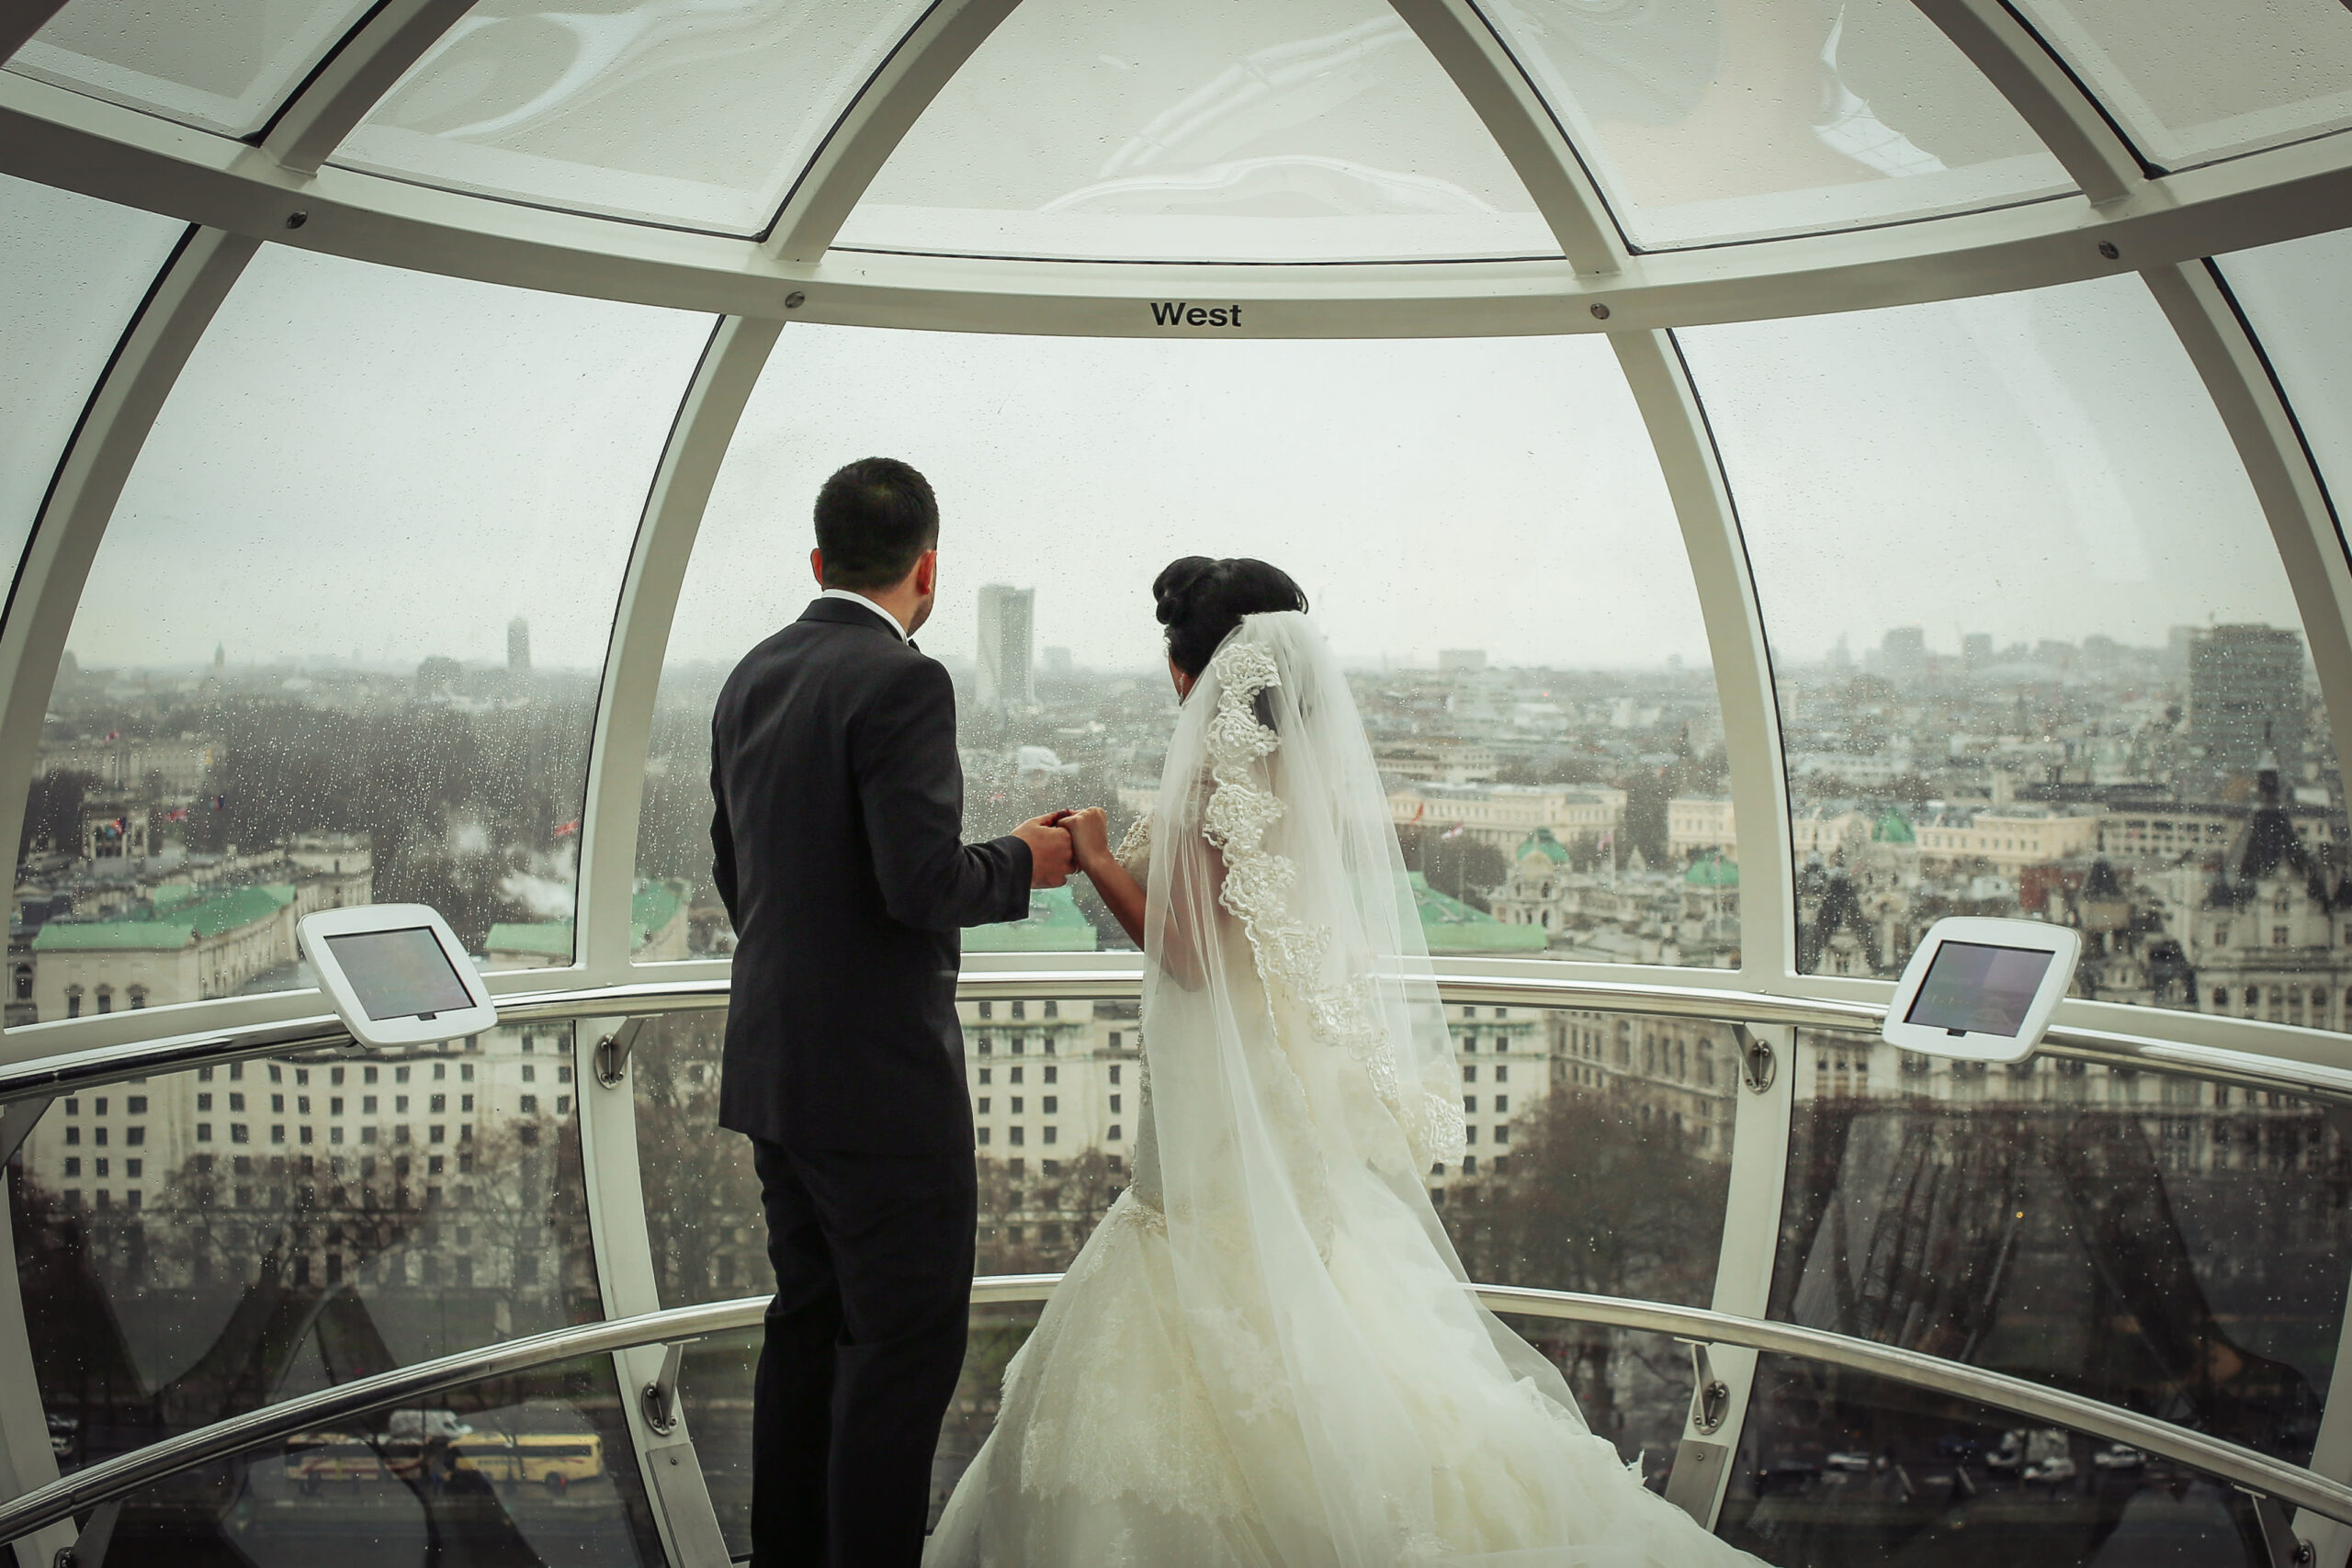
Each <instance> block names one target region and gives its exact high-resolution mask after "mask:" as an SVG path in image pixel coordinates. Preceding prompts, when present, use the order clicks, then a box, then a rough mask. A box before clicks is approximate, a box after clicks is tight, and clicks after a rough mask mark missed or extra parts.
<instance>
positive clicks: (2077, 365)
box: [1678, 277, 2352, 1029]
mask: <svg viewBox="0 0 2352 1568" xmlns="http://www.w3.org/2000/svg"><path fill="white" fill-rule="evenodd" d="M1678 335H1679V340H1680V342H1681V344H1682V346H1683V351H1684V353H1685V354H1686V355H1688V356H1689V358H1690V361H1691V368H1692V370H1693V372H1694V374H1695V376H1696V378H1697V381H1698V384H1699V387H1700V389H1701V391H1702V393H1703V394H1704V396H1705V398H1706V403H1707V414H1708V419H1709V421H1710V423H1711V424H1712V426H1713V432H1714V434H1715V438H1716V440H1717V443H1718V444H1719V446H1720V447H1721V449H1722V452H1723V454H1724V467H1725V470H1726V472H1727V474H1728V476H1729V479H1730V481H1731V486H1732V490H1733V492H1734V494H1735V496H1736V499H1737V502H1738V506H1739V512H1740V520H1741V524H1742V526H1743V528H1744V530H1745V533H1746V536H1747V547H1748V553H1749V557H1750V559H1751V560H1752V562H1753V564H1754V568H1755V573H1756V583H1757V592H1758V596H1759V598H1760V599H1761V601H1762V604H1763V610H1764V618H1765V627H1766V631H1767V633H1768V634H1769V636H1770V638H1771V642H1772V655H1773V673H1774V676H1775V679H1776V681H1777V682H1778V685H1779V696H1780V705H1781V733H1782V738H1783V742H1784V745H1785V748H1786V751H1787V759H1788V768H1789V793H1790V800H1791V805H1792V809H1793V811H1794V814H1795V815H1794V819H1793V821H1792V823H1791V830H1792V835H1793V838H1794V849H1795V852H1796V859H1797V864H1798V881H1797V915H1798V938H1797V942H1798V958H1799V967H1800V968H1802V969H1804V970H1807V971H1811V972H1815V973H1824V974H1833V975H1881V976H1893V975H1895V974H1898V973H1900V972H1901V969H1902V966H1903V964H1904V962H1905V960H1906V959H1907V958H1908V957H1909V956H1910V953H1911V949H1912V946H1913V945H1914V944H1915V943H1916V942H1917V940H1918V938H1919V936H1920V935H1921V933H1923V932H1924V931H1926V930H1927V928H1928V925H1929V924H1931V923H1932V922H1933V921H1934V920H1935V919H1938V918H1939V917H1940V916H1943V915H2010V916H2015V915H2024V916H2027V917H2030V918H2035V919H2050V920H2056V921H2060V922H2062V923H2064V924H2067V925H2071V926H2075V927H2076V928H2077V929H2079V930H2080V931H2082V933H2083V937H2084V944H2085V954H2084V960H2083V964H2082V967H2081V969H2080V970H2079V971H2078V972H2077V974H2076V976H2075V994H2077V995H2082V996H2088V997H2096V998H2104V999H2108V1000H2112V1001H2128V1002H2140V1003H2146V1004H2152V1005H2155V1006H2160V1007H2177V1008H2195V1009H2201V1010H2205V1011H2209V1012H2222V1013H2230V1014H2233V1015H2239V1016H2244V1017H2249V1018H2259V1019H2265V1020H2267V1021H2272V1022H2278V1023H2298V1024H2307V1025H2309V1026H2311V1027H2313V1028H2328V1029H2336V1028H2343V1027H2345V1025H2346V1007H2347V1005H2352V926H2347V925H2346V924H2345V923H2344V922H2342V921H2341V920H2340V919H2338V918H2337V916H2338V911H2339V900H2340V899H2341V898H2342V897H2343V893H2342V892H2341V891H2340V889H2341V888H2342V886H2343V881H2344V873H2343V867H2342V863H2341V856H2342V847H2343V843H2344V838H2345V826H2344V820H2345V819H2344V787H2343V780H2342V777H2341V774H2340V773H2339V771H2338V768H2337V763H2336V757H2335V747H2334V746H2333V745H2332V744H2331V743H2330V740H2329V734H2330V731H2329V728H2328V725H2327V721H2326V717H2325V714H2324V709H2323V708H2322V706H2321V705H2320V702H2319V698H2318V695H2317V687H2316V682H2315V678H2314V676H2313V674H2312V670H2311V665H2310V660H2309V657H2308V655H2307V654H2306V653H2305V651H2304V649H2303V642H2302V633H2301V623H2300V621H2299V620H2298V618H2297V615H2296V611H2295V604H2294V599H2293V596H2292V594H2291V592H2290V589H2289V587H2288V584H2287V578H2286V573H2285V571H2284V570H2282V569H2281V567H2280V565H2279V562H2278V552H2277V550H2276V548H2275V547H2273V545H2272V543H2271V537H2270V531H2269V527H2268V525H2267V522H2266V520H2265V518H2264V516H2263V513H2262V511H2261V508H2260V506H2259V504H2258V502H2256V498H2255V494H2254V491H2253V487H2252V486H2251V485H2250V484H2249V483H2248V482H2247V479H2246V477H2245V469H2244V468H2242V467H2241V466H2240V464H2239V462H2238V459H2237V455H2236V452H2235V450H2234V448H2233V446H2231V443H2230V440H2229V437H2228V435H2227V434H2226V433H2225V432H2224V430H2223V429H2222V423H2221V420H2220V417H2219V416H2218V415H2217V414H2216V413H2215V412H2214V410H2213V407H2212V405H2211V402H2210V401H2209V400H2207V399H2206V396H2205V393H2204V391H2203V390H2202V389H2201V387H2200V385H2199V380H2198V378H2197V374H2196V372H2195V370H2194V368H2193V367H2191V366H2190V364H2189V362H2188V355H2186V354H2185V353H2184V352H2183V350H2182V349H2181V347H2180V344H2179V340H2178V339H2177V337H2175V336H2174V335H2173V333H2172V332H2171V330H2170V328H2169V327H2168V326H2167V325H2166V323H2165V319H2164V317H2163V315H2162V313H2161V312H2160V311H2159V310H2157V308H2156V306H2155V304H2154V301H2153V300H2152V299H2149V297H2148V295H2147V293H2146V291H2145V290H2144V289H2143V288H2142V287H2141V285H2140V284H2139V283H2138V281H2137V280H2136V279H2132V278H2128V277H2126V278H2114V279H2108V280H2103V281H2099V282H2094V283H2082V284H2075V285H2072V286H2069V287H2067V288H2055V289H2043V290H2040V291H2038V292H2035V293H2032V294H2025V295H2008V296H2001V297H1996V298H1993V299H1974V300H1963V301H1956V302H1952V303H1948V304H1937V305H1919V306H1909V307H1905V308H1902V309H1898V310H1870V311H1856V312H1853V313H1850V314H1845V315H1837V316H1821V317H1814V318H1810V319H1807V320H1805V321H1775V322H1759V323H1749V324H1742V325H1736V326H1720V327H1706V328H1700V329H1696V330H1692V331H1688V332H1684V333H1679V334H1678Z"/></svg>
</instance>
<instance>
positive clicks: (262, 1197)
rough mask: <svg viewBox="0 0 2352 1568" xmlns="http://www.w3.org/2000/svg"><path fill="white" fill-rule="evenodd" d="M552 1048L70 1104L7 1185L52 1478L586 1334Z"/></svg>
mask: <svg viewBox="0 0 2352 1568" xmlns="http://www.w3.org/2000/svg"><path fill="white" fill-rule="evenodd" d="M572 1095H573V1086H572V1084H571V1050H570V1027H569V1026H568V1025H548V1026H542V1027H539V1028H535V1029H528V1030H526V1029H523V1028H520V1027H514V1028H501V1029H498V1030H496V1031H493V1032H490V1033H488V1034H483V1035H479V1036H475V1037H472V1038H471V1039H469V1040H465V1041H458V1042H454V1043H451V1044H450V1045H448V1046H447V1047H444V1048H439V1049H432V1050H420V1051H415V1052H411V1053H406V1054H401V1055H371V1056H368V1057H365V1058H362V1057H359V1056H356V1055H346V1054H342V1053H330V1052H317V1053H311V1054H305V1055H288V1056H284V1057H274V1058H269V1059H264V1060H253V1061H244V1062H232V1063H224V1064H221V1065H220V1066H213V1067H197V1068H192V1069H189V1070H188V1071H186V1072H181V1073H175V1074H171V1075H169V1076H164V1077H153V1078H147V1079H132V1080H129V1081H125V1082H120V1083H114V1084H109V1085H107V1086H105V1087H104V1088H102V1089H95V1090H92V1091H88V1092H85V1093H82V1094H76V1095H70V1096H66V1097H63V1098H62V1099H60V1100H56V1101H54V1102H52V1103H51V1106H50V1109H49V1111H48V1112H47V1114H45V1115H44V1116H43V1117H42V1118H41V1120H40V1122H39V1123H37V1124H36V1125H35V1127H34V1128H33V1131H32V1133H31V1135H30V1136H29V1137H28V1139H27V1140H26V1142H25V1145H24V1147H23V1150H22V1152H21V1154H20V1156H19V1157H17V1159H15V1160H13V1161H11V1162H10V1164H9V1168H8V1201H9V1204H10V1216H9V1217H10V1219H11V1222H12V1224H13V1226H14V1230H15V1235H16V1248H17V1256H16V1264H17V1276H18V1278H19V1279H20V1280H23V1282H24V1296H25V1310H26V1325H27V1329H28V1333H29V1336H30V1339H31V1346H32V1356H33V1367H34V1371H35V1375H36V1378H37V1379H38V1382H39V1386H40V1398H41V1402H42V1404H43V1405H44V1407H45V1408H46V1409H47V1411H48V1413H49V1419H50V1424H51V1433H52V1436H53V1437H54V1438H56V1440H57V1442H58V1444H59V1453H60V1459H61V1461H62V1463H63V1464H64V1465H65V1467H66V1468H67V1469H75V1468H79V1467H80V1466H82V1465H85V1464H89V1463H92V1462H95V1461H99V1460H103V1459H107V1458H111V1457H112V1456H114V1455H116V1454H119V1453H123V1452H126V1451H128V1450H132V1449H137V1448H140V1447H142V1446H144V1445H146V1444H148V1443H152V1442H155V1441H157V1440H159V1439H161V1438H168V1437H173V1436H175V1435H177V1434H179V1433H182V1432H187V1431H190V1430H193V1429H194V1428H196V1427H202V1426H205V1425H208V1424H209V1423H210V1422H214V1421H218V1420H220V1419H222V1418H223V1417H226V1416H234V1415H237V1414H239V1413H241V1412H243V1411H247V1410H251V1409H254V1408H256V1407H258V1406H261V1405H266V1404H275V1403H276V1402H277V1401H279V1400H282V1399H287V1398H290V1397H292V1396H295V1395H298V1394H301V1393H311V1392H312V1391H315V1390H318V1389H322V1388H325V1387H328V1386H330V1385H333V1384H337V1383H343V1382H351V1381H352V1380H354V1379H356V1378H361V1377H366V1376H368V1375H370V1374H372V1373H377V1372H381V1371H387V1370H389V1369H390V1368H393V1367H399V1366H406V1365H410V1364H413V1363H414V1362H417V1361H422V1360H425V1359H431V1358H433V1357H436V1356H442V1355H447V1354H450V1353H453V1352H456V1351H461V1350H466V1349H469V1348H475V1347H479V1346H483V1345H490V1344H495V1343H498V1342H500V1341H503V1340H505V1339H509V1338H513V1337H517V1336H520V1335H526V1334H535V1333H539V1332H542V1331H544V1330H548V1329H553V1328H560V1327H563V1326H565V1325H569V1324H575V1323H584V1322H590V1321H593V1320H594V1319H595V1318H597V1317H598V1316H600V1315H601V1310H600V1307H599V1303H598V1293H597V1281H596V1271H595V1259H594V1252H593V1248H592V1246H591V1242H590V1238H589V1232H588V1218H587V1211H586V1208H585V1205H584V1201H583V1199H582V1191H583V1186H582V1169H581V1157H580V1141H579V1137H578V1133H577V1126H576V1122H575V1120H574V1117H573V1113H572V1112H573V1100H572Z"/></svg>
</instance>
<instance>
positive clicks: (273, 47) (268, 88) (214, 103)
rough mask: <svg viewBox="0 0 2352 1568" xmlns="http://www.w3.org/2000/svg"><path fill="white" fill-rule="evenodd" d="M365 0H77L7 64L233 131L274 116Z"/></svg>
mask: <svg viewBox="0 0 2352 1568" xmlns="http://www.w3.org/2000/svg"><path fill="white" fill-rule="evenodd" d="M371 8H372V7H371V6H368V4H367V3H366V0H282V3H280V4H276V5H271V6H266V7H232V6H221V5H219V4H216V3H211V0H162V3H160V4H158V3H157V0H73V3H72V4H70V5H68V6H65V8H64V9H62V10H61V11H60V12H58V14H57V15H56V16H55V17H51V19H50V21H49V24H48V25H47V26H46V27H44V28H41V30H40V32H38V33H36V34H34V35H33V38H32V39H31V41H29V42H28V43H27V44H26V45H25V46H24V48H22V49H20V50H18V51H17V53H16V54H15V55H14V56H13V57H11V58H10V60H9V61H8V69H9V70H11V71H17V72H21V73H24V74H25V75H28V76H37V77H39V78H40V79H41V80H42V81H44V82H54V83H56V84H57V85H59V86H62V87H71V88H73V89H74V90H75V91H76V92H82V93H88V94H90V95H91V96H94V97H100V98H107V99H110V100H112V101H113V102H115V103H119V104H128V105H129V106H130V107H132V108H135V109H145V110H147V111H148V112H149V113H151V114H159V115H163V116H164V117H166V118H171V119H175V120H178V121H180V122H181V123H182V124H184V125H192V126H195V127H197V128H198V130H217V131H220V132H221V133H222V134H223V135H228V136H249V135H251V134H253V133H254V132H255V131H257V130H261V129H262V128H263V127H264V126H265V125H266V124H267V123H268V122H269V119H270V117H271V116H272V115H273V114H275V113H276V112H277V109H278V107H279V106H280V105H281V104H282V103H283V102H284V101H285V99H286V98H287V97H288V96H290V95H291V94H292V92H293V90H294V89H295V88H296V87H297V86H299V85H300V84H301V82H302V80H303V78H304V77H306V76H308V75H309V74H310V73H311V70H312V68H313V67H315V66H316V65H317V64H318V63H319V62H320V61H322V60H323V59H324V58H325V57H326V54H327V51H329V50H331V49H333V48H334V46H335V45H336V44H337V43H338V42H340V41H341V40H342V39H343V37H344V35H345V33H347V32H349V31H350V30H351V29H352V28H354V27H356V26H357V25H358V23H359V21H360V19H361V18H362V17H365V16H367V15H368V11H369V10H370V9H371Z"/></svg>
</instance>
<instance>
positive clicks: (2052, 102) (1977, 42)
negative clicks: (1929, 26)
mask: <svg viewBox="0 0 2352 1568" xmlns="http://www.w3.org/2000/svg"><path fill="white" fill-rule="evenodd" d="M1912 3H1913V4H1914V5H1916V6H1918V8H1919V10H1920V11H1921V12H1922V13H1923V14H1924V15H1925V16H1926V17H1927V18H1928V20H1929V21H1931V22H1933V23H1935V25H1936V26H1937V27H1938V28H1941V29H1942V30H1943V35H1944V36H1945V37H1946V38H1948V39H1951V41H1952V43H1953V44H1954V45H1955V46H1957V47H1958V48H1959V50H1960V51H1961V52H1962V54H1964V55H1966V56H1968V60H1969V63H1970V64H1972V65H1973V66H1975V67H1976V69H1977V70H1979V71H1980V72H1982V73H1984V74H1985V79H1986V80H1987V81H1989V82H1991V83H1992V84H1993V85H1994V87H1995V88H1996V89H1997V90H1998V91H1999V92H2000V95H2001V96H2003V97H2005V98H2007V99H2008V101H2009V107H2011V108H2014V109H2016V110H2017V111H2018V115H2019V116H2020V117H2022V118H2024V120H2025V122H2026V124H2028V125H2030V126H2031V127H2032V128H2033V130H2034V134H2035V135H2037V136H2039V137H2041V141H2042V144H2043V145H2044V146H2046V147H2048V148H2049V149H2050V152H2051V155H2052V157H2054V158H2056V159H2057V160H2058V162H2059V163H2060V164H2062V165H2063V166H2064V168H2065V171H2066V173H2067V174H2069V175H2072V176H2073V177H2074V181H2075V184H2076V185H2077V186H2081V187H2082V192H2083V194H2084V195H2085V196H2086V197H2089V198H2090V200H2091V202H2092V204H2093V205H2094V206H2104V205H2106V204H2108V203H2110V202H2117V201H2121V200H2123V199H2124V198H2126V197H2131V196H2133V195H2134V194H2136V193H2139V192H2141V191H2142V190H2143V189H2144V188H2145V187H2146V186H2147V185H2148V178H2147V172H2146V171H2145V170H2144V169H2143V167H2142V166H2141V163H2140V159H2139V156H2138V155H2137V154H2136V153H2134V152H2132V151H2131V145H2130V144H2129V143H2128V142H2126V141H2124V140H2123V137H2122V135H2121V133H2120V132H2119V131H2118V130H2116V129H2115V125H2114V122H2113V121H2111V120H2109V118H2108V117H2107V111H2106V110H2104V109H2103V108H2101V107H2099V104H2098V100H2097V99H2095V98H2093V97H2092V96H2090V94H2089V92H2088V91H2086V89H2085V88H2084V86H2083V85H2082V84H2081V83H2080V82H2079V81H2077V80H2076V79H2075V74H2074V73H2072V72H2071V71H2069V70H2067V69H2066V67H2065V65H2064V63H2063V62H2061V61H2060V60H2059V59H2058V57H2057V56H2056V55H2054V54H2052V52H2051V51H2050V50H2049V48H2048V47H2047V46H2046V45H2044V44H2043V43H2042V41H2041V38H2040V36H2039V35H2037V34H2036V33H2035V32H2034V31H2033V29H2032V28H2029V27H2027V26H2026V25H2025V23H2024V22H2023V21H2021V20H2019V19H2018V15H2017V13H2016V12H2014V11H2012V10H2010V9H2009V8H2008V7H2007V6H2005V5H2003V4H2002V3H2001V0H1912Z"/></svg>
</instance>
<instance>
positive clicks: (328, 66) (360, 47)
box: [261, 0, 474, 175]
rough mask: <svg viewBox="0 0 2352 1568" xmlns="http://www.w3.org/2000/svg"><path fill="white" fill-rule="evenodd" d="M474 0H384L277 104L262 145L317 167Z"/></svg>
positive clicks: (295, 168)
mask: <svg viewBox="0 0 2352 1568" xmlns="http://www.w3.org/2000/svg"><path fill="white" fill-rule="evenodd" d="M473 4H474V0H384V4H383V5H381V6H378V7H377V9H376V10H375V11H374V13H372V14H371V15H370V16H369V17H368V19H367V20H366V21H364V22H362V23H360V24H359V26H358V27H356V28H353V29H352V31H351V33H350V35H349V36H348V37H346V38H345V39H344V40H343V42H342V44H341V45H340V46H339V47H337V49H336V50H335V51H334V53H333V54H331V55H329V56H328V57H327V59H326V62H325V63H324V64H322V66H320V68H319V69H318V71H317V72H315V73H312V75H311V79H310V80H309V81H308V82H306V83H304V84H303V86H302V90H301V91H300V93H298V94H296V95H295V96H294V98H293V99H292V101H290V102H289V103H288V104H287V105H286V107H283V108H281V109H280V110H279V111H278V112H277V118H275V119H274V120H272V121H271V123H270V126H269V129H268V130H266V131H265V132H263V134H262V138H261V150H262V152H265V153H266V154H267V155H268V156H269V157H270V158H271V159H272V160H274V161H275V162H276V163H277V165H278V166H279V167H280V168H282V169H285V170H287V171H288V172H289V173H292V174H298V175H307V174H310V173H311V172H312V171H314V170H315V169H317V168H318V166H319V165H320V164H323V163H325V162H326V160H327V154H328V153H330V152H334V150H335V148H336V147H338V146H340V145H341V144H342V142H343V139H344V138H345V136H348V135H349V134H350V133H351V129H352V127H354V126H356V125H357V124H358V123H359V122H360V121H361V120H362V119H364V118H367V115H368V110H369V109H371V108H374V107H376V103H377V100H379V98H381V97H382V96H384V95H385V94H386V93H389V92H390V91H391V89H392V84H393V83H395V82H397V81H399V80H400V79H401V76H403V75H405V74H406V73H407V72H408V68H409V67H410V66H412V65H413V64H415V63H416V62H418V61H419V60H422V59H423V58H424V54H425V51H428V50H430V49H431V48H432V47H433V46H434V45H435V43H437V42H439V41H440V39H441V35H442V34H444V33H446V32H447V31H448V30H449V29H450V28H453V27H455V26H456V25H457V23H458V18H460V17H463V16H464V15H465V14H466V13H467V12H468V11H469V10H471V9H473Z"/></svg>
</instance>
